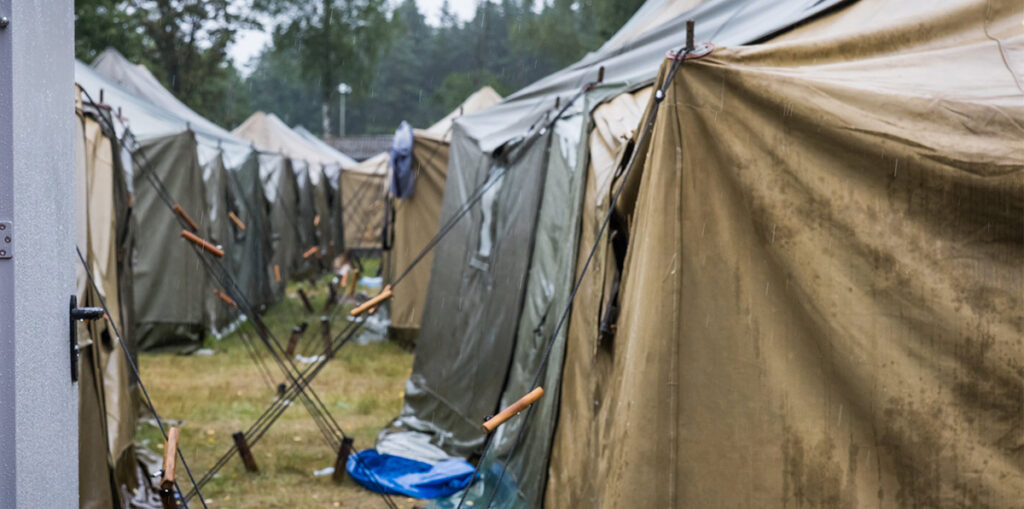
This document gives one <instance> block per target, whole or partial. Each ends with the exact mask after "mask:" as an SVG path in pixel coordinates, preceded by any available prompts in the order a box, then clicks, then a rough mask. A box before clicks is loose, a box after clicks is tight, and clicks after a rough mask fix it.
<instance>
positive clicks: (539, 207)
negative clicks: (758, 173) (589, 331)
mask: <svg viewBox="0 0 1024 509" xmlns="http://www.w3.org/2000/svg"><path fill="white" fill-rule="evenodd" d="M840 3H841V2H838V1H837V2H820V1H806V2H799V1H798V2H792V1H790V2H781V1H776V2H768V1H746V2H743V1H707V2H659V1H652V2H648V3H647V4H645V5H644V6H643V7H641V9H640V10H638V12H637V13H636V15H635V16H634V17H633V18H632V19H631V20H630V21H629V22H627V23H626V25H625V26H624V27H623V28H622V29H621V30H620V32H619V33H618V34H616V35H615V36H614V37H613V38H612V39H611V40H610V41H609V42H608V43H606V44H605V45H604V46H602V47H601V48H600V49H598V50H597V51H595V52H594V53H592V54H590V55H588V56H587V57H585V58H584V59H583V60H582V61H580V62H579V63H577V64H574V65H573V66H571V67H569V68H567V69H565V70H563V71H561V72H559V73H556V74H554V75H552V76H549V77H547V78H544V79H543V80H541V81H539V82H537V83H535V84H534V85H531V86H530V87H527V88H526V89H524V90H522V91H520V92H517V93H516V94H513V95H512V96H510V97H509V98H507V99H506V100H505V101H504V102H503V103H501V104H499V105H497V106H495V107H493V108H491V109H489V110H487V111H485V112H483V113H480V114H477V115H469V116H466V117H463V118H461V119H459V120H457V121H456V122H455V129H454V136H453V140H452V144H451V156H450V161H449V173H448V179H447V184H446V189H445V198H444V204H443V207H442V213H441V218H442V221H444V220H445V219H446V218H447V217H449V216H450V215H451V214H453V213H454V212H455V211H457V210H458V209H459V207H460V206H461V205H462V204H463V203H464V202H465V200H466V199H467V198H468V197H469V196H471V195H472V194H473V192H474V191H475V190H478V189H481V186H482V185H483V184H484V183H485V182H488V181H490V180H491V179H494V181H495V183H494V184H493V185H492V186H491V187H490V188H489V190H488V191H487V193H485V194H484V196H483V199H481V200H480V201H479V202H478V203H476V204H475V205H474V206H473V208H472V209H471V213H470V214H469V215H468V216H466V217H465V218H463V219H462V220H461V221H460V222H459V223H457V224H456V226H455V227H454V229H453V230H452V232H451V233H450V234H449V235H448V236H447V237H446V238H445V239H444V240H442V242H441V243H440V244H439V245H438V246H437V248H436V249H437V252H436V257H435V263H434V264H433V267H432V271H431V280H430V286H429V289H428V299H427V304H426V306H425V310H424V318H423V323H422V325H421V329H420V336H419V342H418V344H417V349H416V360H415V363H414V367H413V374H412V376H411V377H410V380H409V382H408V383H407V385H406V393H405V394H406V398H405V406H404V408H403V411H402V415H401V416H400V417H399V418H398V419H397V420H396V421H395V423H394V424H395V426H394V427H395V428H397V429H398V430H404V431H414V432H418V433H424V434H426V435H427V436H428V437H429V439H430V440H431V442H432V443H433V444H434V445H436V446H438V447H440V448H441V449H442V450H443V451H444V452H446V453H448V454H453V455H458V456H470V455H472V454H475V453H478V452H480V450H481V447H482V445H483V443H484V436H483V435H482V434H481V432H480V431H479V423H480V422H481V421H482V419H483V418H484V417H486V416H487V415H490V414H493V413H494V412H495V410H496V409H497V408H498V407H499V405H500V404H503V403H510V402H511V401H514V400H515V399H518V398H519V397H520V396H522V395H523V394H525V393H526V392H527V391H528V390H529V389H530V388H531V387H530V385H531V384H532V382H533V378H534V376H535V374H536V373H537V370H538V369H540V368H541V364H540V363H541V359H542V358H543V356H544V353H545V351H546V350H547V349H548V347H549V341H551V339H552V335H553V334H554V331H555V328H556V326H557V324H558V322H559V321H560V319H561V318H562V316H561V315H562V311H563V309H564V308H565V306H566V303H567V302H568V298H569V293H570V290H571V288H572V283H573V276H574V267H575V266H576V258H577V245H576V242H575V239H577V238H578V237H579V236H580V214H581V209H580V203H581V201H582V200H583V197H584V194H585V189H586V188H585V187H584V186H585V185H586V184H587V179H586V178H585V176H586V173H587V171H586V170H587V168H588V166H589V163H590V154H589V150H588V145H589V143H588V139H589V133H590V132H592V131H593V130H594V129H595V125H594V123H595V119H594V118H593V117H592V115H591V113H592V112H593V111H594V109H595V108H597V107H598V106H600V105H602V104H604V103H605V102H607V101H609V100H612V99H614V98H616V97H619V96H621V95H622V94H628V93H633V92H636V91H639V90H641V89H643V88H645V87H647V86H649V85H650V83H651V82H653V80H654V78H655V77H656V73H657V70H658V67H659V66H660V63H661V61H662V60H663V59H664V56H665V54H666V52H667V51H669V50H674V49H677V48H678V47H679V46H680V45H681V44H682V43H683V42H684V40H685V28H684V26H685V21H686V19H688V18H696V19H697V20H698V24H697V37H698V39H700V38H701V37H704V38H708V37H710V36H711V35H712V34H714V35H715V38H716V40H718V41H721V42H723V43H732V44H736V43H748V42H752V41H756V40H760V39H764V38H767V37H770V36H772V35H774V34H777V33H779V32H781V31H783V30H785V29H787V28H789V27H792V26H793V25H796V24H798V23H800V22H802V21H804V20H806V19H809V18H811V17H813V16H815V15H818V14H820V13H822V12H825V11H826V10H827V9H829V8H832V7H834V6H836V5H839V4H840ZM602 71H603V72H602ZM602 74H603V76H604V81H603V83H600V84H597V85H596V86H591V87H588V88H587V89H586V90H585V91H584V90H582V85H583V84H586V83H588V82H594V81H596V80H597V79H598V76H599V75H602ZM638 100H642V98H639V99H638ZM559 112H561V113H562V115H561V117H558V116H557V114H558V113H559ZM612 120H613V121H614V120H615V119H612ZM567 239H568V240H567ZM588 247H589V246H588ZM438 260H444V263H439V262H438ZM453 296H455V297H453ZM565 333H566V330H565V328H564V327H563V328H562V329H561V330H560V333H559V334H558V335H557V336H556V337H555V338H554V340H553V341H554V342H553V343H552V344H550V349H551V350H550V351H551V356H550V362H549V364H548V365H547V367H548V368H549V369H548V370H547V371H545V373H543V374H542V375H543V376H542V385H545V387H547V388H548V389H549V390H548V395H547V396H545V398H544V399H543V400H541V402H540V404H539V405H537V406H536V408H535V412H534V413H536V414H537V415H538V417H536V418H533V419H531V421H530V423H531V424H529V427H528V428H527V429H526V430H524V432H523V438H522V440H520V442H521V443H519V444H518V445H517V446H516V449H515V450H514V451H513V450H512V448H513V444H514V443H515V442H516V441H517V439H516V437H517V436H519V431H520V428H519V427H518V423H519V422H520V421H514V422H513V423H510V424H506V425H505V426H504V427H503V428H501V429H500V430H499V432H498V434H497V435H496V436H495V438H494V440H495V442H494V445H493V446H492V448H493V451H492V454H491V455H489V458H488V459H487V461H486V462H485V464H484V465H483V467H482V477H483V479H484V489H483V490H478V489H474V490H473V493H474V494H476V495H474V496H473V497H474V498H475V497H477V496H484V497H490V495H491V493H493V491H492V490H493V488H494V487H493V486H492V485H491V484H493V482H494V481H495V478H496V477H497V475H498V472H500V471H501V470H502V469H503V468H504V467H506V466H508V467H509V468H507V469H505V476H504V478H503V482H504V484H505V485H504V486H502V487H501V491H500V496H499V497H498V501H499V503H500V505H502V506H509V505H523V506H527V507H529V506H537V505H539V504H540V503H541V499H542V498H543V493H544V482H545V480H546V479H547V460H548V451H549V449H550V444H551V439H552V434H553V432H554V426H555V423H556V414H557V404H558V401H559V391H558V388H559V380H560V376H561V364H562V361H561V359H562V352H563V350H564V340H565ZM391 431H392V430H388V431H386V432H385V433H383V434H382V436H381V438H380V440H379V441H378V446H379V447H381V446H383V448H384V449H386V452H394V453H406V454H410V455H415V452H413V451H412V450H411V448H405V449H404V450H403V444H400V443H397V442H396V441H393V440H391V437H393V436H396V435H398V434H396V433H392V432H391ZM484 500H486V498H484Z"/></svg>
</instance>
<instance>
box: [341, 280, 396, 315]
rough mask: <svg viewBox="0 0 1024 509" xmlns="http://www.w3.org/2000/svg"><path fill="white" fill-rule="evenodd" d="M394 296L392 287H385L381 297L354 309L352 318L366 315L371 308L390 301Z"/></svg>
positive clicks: (378, 296)
mask: <svg viewBox="0 0 1024 509" xmlns="http://www.w3.org/2000/svg"><path fill="white" fill-rule="evenodd" d="M393 296H394V294H393V293H392V292H391V285H387V286H385V287H384V291H382V292H380V295H377V296H376V297H374V298H372V299H370V300H368V301H366V302H364V303H362V304H360V305H359V306H358V307H356V308H355V309H353V310H352V311H351V315H352V316H359V315H361V314H363V313H365V312H366V311H367V310H369V309H370V308H375V307H377V305H379V304H380V303H381V302H384V301H386V300H388V299H390V298H391V297H393Z"/></svg>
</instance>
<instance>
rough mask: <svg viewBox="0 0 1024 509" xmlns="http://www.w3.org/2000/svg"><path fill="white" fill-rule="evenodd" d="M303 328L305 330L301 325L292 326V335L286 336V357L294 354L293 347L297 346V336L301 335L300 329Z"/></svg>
mask: <svg viewBox="0 0 1024 509" xmlns="http://www.w3.org/2000/svg"><path fill="white" fill-rule="evenodd" d="M303 330H305V329H303V328H302V327H300V326H298V325H296V326H295V327H293V328H292V335H291V337H289V338H288V347H287V348H285V350H284V351H285V353H287V354H288V357H294V356H295V347H296V346H298V344H299V338H300V337H302V331H303Z"/></svg>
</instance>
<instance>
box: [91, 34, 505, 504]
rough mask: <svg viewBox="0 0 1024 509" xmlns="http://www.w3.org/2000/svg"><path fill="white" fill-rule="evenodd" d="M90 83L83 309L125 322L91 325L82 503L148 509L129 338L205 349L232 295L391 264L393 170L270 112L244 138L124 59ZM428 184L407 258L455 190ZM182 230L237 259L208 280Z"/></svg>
mask: <svg viewBox="0 0 1024 509" xmlns="http://www.w3.org/2000/svg"><path fill="white" fill-rule="evenodd" d="M75 79H76V83H77V86H78V92H77V100H76V105H77V108H76V114H77V115H78V120H79V121H78V123H77V125H78V127H79V128H80V130H79V132H78V134H77V137H76V156H77V161H78V164H77V168H76V183H77V186H78V187H77V189H78V198H77V199H78V211H79V213H78V218H79V222H80V224H79V225H78V229H77V232H78V241H77V245H78V247H79V250H80V251H81V253H82V256H83V258H84V261H85V265H86V266H88V267H89V269H88V270H86V268H85V266H83V267H80V270H79V280H78V299H79V302H80V303H81V304H82V305H91V306H100V305H101V304H103V303H105V304H106V305H107V306H108V308H109V309H110V314H111V316H110V320H104V321H96V322H92V323H89V324H81V325H80V326H79V327H80V338H82V341H80V343H81V344H80V348H81V372H82V378H81V383H80V396H81V405H80V434H81V436H80V440H79V443H80V451H79V453H80V454H79V456H80V476H81V479H80V481H81V482H80V486H81V493H80V500H81V506H82V507H121V506H123V507H127V506H129V505H132V506H140V507H145V506H147V504H152V503H153V500H150V499H148V498H147V497H149V496H150V495H151V492H150V491H149V490H146V489H141V488H145V487H147V486H148V484H147V482H146V481H145V480H144V479H142V478H141V477H140V475H141V472H140V470H139V465H138V463H137V462H136V452H135V450H134V447H133V437H134V430H135V423H136V421H137V417H138V415H137V413H138V412H137V408H138V406H137V403H138V402H137V400H136V397H135V396H136V393H135V390H136V385H135V378H134V375H133V374H132V373H131V371H130V369H129V368H130V366H129V363H128V359H127V358H126V357H125V356H124V355H122V354H121V348H122V345H120V344H119V338H122V339H123V340H124V341H125V343H126V345H124V346H127V349H128V351H129V352H130V353H131V355H132V356H135V355H137V352H138V351H141V350H150V351H152V350H178V351H181V350H192V349H195V348H198V347H199V346H200V345H201V344H202V339H203V337H204V336H205V335H206V334H208V333H217V332H218V331H223V330H225V329H227V328H230V327H231V326H232V325H233V324H235V323H236V322H237V321H238V320H239V319H240V318H241V315H242V312H241V311H240V310H239V309H238V306H237V304H239V303H238V302H235V303H234V304H236V305H232V304H231V302H229V300H230V299H223V298H222V296H224V295H226V294H227V293H231V294H232V295H234V296H236V298H237V297H238V296H240V297H241V298H244V299H245V300H246V301H247V302H246V303H247V304H248V306H243V307H242V309H245V308H246V307H249V306H251V308H252V309H255V310H256V311H257V312H260V311H262V310H265V309H266V307H267V306H269V305H271V304H273V303H274V302H276V301H278V300H279V299H281V298H282V297H283V295H284V289H285V285H286V284H287V282H289V281H293V280H301V279H304V278H311V277H315V276H318V275H319V274H322V273H323V271H325V270H327V269H328V268H330V267H331V265H332V262H333V261H334V259H335V258H336V257H337V256H338V255H341V254H342V253H344V252H348V253H365V252H371V251H380V250H381V249H382V247H385V246H384V245H383V239H384V237H383V235H384V223H385V220H386V219H387V218H388V214H389V200H388V197H387V190H388V185H387V182H388V171H389V170H388V169H389V159H390V156H389V154H382V155H379V156H377V157H374V158H371V159H369V160H367V161H363V162H357V161H355V160H353V159H351V158H349V157H348V156H346V155H344V154H342V153H340V152H338V151H337V150H335V149H333V148H332V147H330V146H329V145H327V144H326V143H324V142H322V141H320V140H319V139H317V138H316V136H315V135H313V134H311V133H310V132H309V131H306V130H305V129H303V128H301V127H296V128H294V129H293V128H290V127H289V126H287V125H286V124H285V123H284V122H282V121H281V120H280V119H279V118H278V117H276V116H275V115H273V114H265V113H262V112H257V113H255V114H253V115H252V116H251V117H250V118H249V119H248V120H246V121H245V122H244V123H243V124H241V125H240V126H238V127H237V128H236V129H234V130H233V131H230V132H229V131H227V130H226V129H223V128H221V127H220V126H217V125H216V124H214V123H212V122H210V121H209V120H207V119H205V118H203V117H202V116H200V115H199V114H197V113H196V112H194V111H193V110H191V109H190V108H188V106H186V105H185V104H183V103H181V102H180V101H179V100H177V99H176V98H175V97H174V96H173V94H171V93H170V92H169V91H168V90H166V89H165V88H163V87H162V86H161V84H160V83H159V81H158V80H157V79H156V78H155V77H154V76H153V75H152V74H151V73H150V72H149V71H148V70H147V69H146V68H145V67H144V66H142V65H137V64H133V63H131V62H129V61H127V60H126V59H125V58H124V57H123V56H122V55H121V54H120V53H118V52H117V51H115V50H113V49H109V50H107V51H105V52H104V53H102V54H101V55H100V56H99V57H98V58H97V59H96V60H95V61H94V62H93V63H92V65H87V64H84V63H82V62H76V69H75ZM498 100H500V97H498V96H497V94H495V93H494V92H493V90H491V89H489V88H487V89H484V90H482V91H481V92H478V93H477V94H474V96H472V97H471V98H470V100H467V101H466V103H465V104H463V105H462V106H460V109H459V110H457V111H456V112H454V113H453V115H451V116H450V117H448V118H446V119H444V120H442V121H441V122H439V123H438V125H436V126H433V127H432V128H431V129H428V130H427V131H423V132H422V133H423V136H427V137H429V136H433V138H430V139H432V140H434V143H438V144H440V143H445V142H446V139H445V136H446V133H447V132H448V129H449V126H450V125H451V122H452V120H453V119H454V118H455V117H456V116H458V115H459V114H461V113H466V112H471V111H475V110H476V109H479V108H483V107H486V106H488V105H490V104H493V103H494V102H497V101H498ZM424 139H427V138H424ZM445 153H446V152H445ZM439 178H440V179H441V180H440V182H441V184H440V185H441V186H442V187H443V180H444V175H443V171H442V173H441V174H440V177H439ZM427 180H429V179H427V178H425V179H424V180H423V181H422V184H421V186H420V192H419V193H418V194H416V195H415V198H413V197H412V196H410V197H408V199H406V200H403V202H402V203H399V204H390V205H393V206H394V209H395V211H396V212H397V216H395V217H399V218H403V219H401V220H399V224H398V225H397V226H394V227H392V228H391V229H390V231H391V232H392V236H393V238H394V244H395V245H396V246H399V247H402V246H405V247H402V249H405V250H407V251H408V250H413V249H416V246H409V242H411V241H415V240H416V239H418V238H419V237H417V236H416V235H412V236H409V235H408V234H407V233H406V231H405V230H406V229H407V228H408V229H411V228H417V229H418V228H421V227H424V226H423V224H422V223H421V222H422V221H428V223H427V224H429V221H430V218H429V217H428V216H430V215H431V214H433V221H434V223H435V224H436V222H437V215H438V214H439V209H440V207H439V204H440V192H439V191H436V192H433V191H431V190H430V186H429V185H428V184H427V183H426V182H427ZM177 209H180V210H181V211H182V212H183V214H180V215H179V214H178V213H177V212H176V210H177ZM183 216H187V217H188V219H187V221H191V222H192V223H194V233H195V234H196V235H197V236H199V237H200V238H202V239H204V240H206V241H208V242H209V243H210V244H212V245H214V246H216V247H217V248H219V249H221V250H223V252H224V256H223V258H222V259H221V260H220V261H219V262H217V263H218V264H217V266H211V267H209V270H207V269H208V268H207V267H204V264H206V263H209V262H208V261H204V259H203V258H200V257H197V256H196V255H195V253H193V252H192V247H191V246H190V245H189V244H188V243H186V242H185V241H183V240H182V239H181V238H179V237H180V236H179V234H180V233H181V231H182V227H181V223H180V221H181V218H182V217H183ZM392 222H394V221H392ZM407 224H408V226H406V225H407ZM418 234H419V232H417V235H418ZM410 239H411V240H410ZM91 281H92V282H95V285H96V286H95V287H93V283H92V282H91ZM228 286H230V288H227V287H228ZM222 289H224V290H230V291H228V292H222V291H221V290H222ZM424 292H425V289H424ZM115 328H116V330H115Z"/></svg>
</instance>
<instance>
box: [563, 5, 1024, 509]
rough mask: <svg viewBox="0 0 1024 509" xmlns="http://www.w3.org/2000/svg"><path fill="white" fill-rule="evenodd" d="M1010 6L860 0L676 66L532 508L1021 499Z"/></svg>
mask: <svg viewBox="0 0 1024 509" xmlns="http://www.w3.org/2000/svg"><path fill="white" fill-rule="evenodd" d="M1022 15H1024V12H1022V10H1021V6H1020V5H1019V4H1011V3H1009V2H1003V3H999V2H984V1H975V0H957V1H953V2H945V3H942V4H935V3H934V2H925V1H886V0H861V1H860V2H858V3H856V4H854V5H852V6H849V7H847V8H845V9H843V10H839V11H837V12H835V13H832V14H831V15H829V16H827V17H824V18H822V19H819V20H817V21H815V22H814V23H812V24H808V25H807V26H805V27H802V28H799V29H797V30H795V31H793V32H792V33H790V34H786V35H785V36H783V37H781V38H779V39H777V40H775V41H772V42H771V43H769V44H764V45H756V46H750V47H725V48H718V49H716V50H715V51H714V52H713V53H712V54H711V55H709V56H707V57H704V58H701V59H698V60H694V61H691V62H687V63H686V64H684V65H683V67H682V70H681V71H680V72H679V74H678V75H677V76H676V77H675V79H674V81H673V82H672V83H671V84H670V86H669V88H668V93H667V95H666V98H665V101H664V103H663V106H662V108H661V111H660V113H659V115H658V117H657V119H656V123H655V125H654V128H653V135H652V137H651V138H650V143H649V145H648V146H647V147H641V151H640V154H641V155H643V156H644V157H643V158H642V160H641V161H640V163H641V164H642V165H641V166H639V167H637V169H636V173H634V174H631V175H630V179H629V182H628V185H629V186H628V187H627V189H636V190H637V192H636V194H634V195H633V196H634V197H635V198H634V197H630V198H627V199H626V200H624V202H623V203H620V207H619V216H620V217H632V218H633V219H632V222H631V228H630V230H631V234H630V236H629V239H630V241H629V246H628V255H627V256H626V258H625V260H624V267H623V274H622V276H621V287H622V293H621V297H620V298H619V299H618V306H619V308H620V316H621V318H620V319H619V321H618V323H617V328H616V333H615V335H614V338H613V339H612V340H611V341H610V342H607V343H605V344H601V343H599V342H598V341H597V335H596V334H594V333H593V332H590V333H588V332H587V330H582V331H579V334H577V331H576V329H577V327H590V328H591V330H593V329H592V328H593V326H594V323H593V322H592V321H591V322H589V326H588V323H587V322H584V321H577V320H576V315H589V316H591V317H593V316H595V315H596V314H597V313H598V312H599V308H600V306H601V304H600V303H599V302H597V301H595V300H590V301H589V302H587V301H577V303H576V305H575V306H574V309H573V313H574V323H573V329H574V331H573V333H572V335H571V338H572V340H571V341H570V343H569V348H568V351H567V359H566V363H565V379H564V384H563V388H564V391H563V397H562V399H561V408H560V417H559V423H558V433H557V436H556V440H555V449H554V452H553V454H552V460H551V461H552V462H551V468H550V474H551V476H550V481H549V484H548V492H547V497H546V500H547V504H546V505H547V506H548V507H578V506H582V507H622V506H623V505H635V506H643V507H735V506H750V507H785V506H787V505H792V506H801V507H860V506H872V507H1014V506H1016V505H1018V504H1019V495H1020V492H1021V488H1022V487H1024V466H1022V463H1021V461H1020V459H1021V458H1020V440H1019V437H1020V429H1021V427H1020V423H1021V419H1022V417H1024V415H1022V410H1021V406H1020V394H1021V391H1022V390H1024V382H1022V379H1021V375H1020V374H1021V372H1024V369H1022V368H1024V353H1022V350H1021V349H1020V338H1021V337H1024V322H1022V320H1021V318H1020V310H1021V309H1022V308H1024V302H1022V300H1024V272H1022V271H1021V260H1022V259H1024V237H1022V232H1024V207H1022V200H1021V196H1024V178H1022V176H1024V145H1022V143H1021V132H1022V131H1021V126H1020V119H1021V118H1024V88H1022V87H1024V85H1022V83H1024V59H1022V58H1021V56H1022V55H1024V34H1022V31H1021V28H1020V21H1021V19H1022ZM669 65H670V62H665V63H664V65H663V70H664V69H666V68H667V66H669ZM980 84H984V85H980ZM709 140H713V142H709ZM587 214H593V215H594V216H595V217H596V218H600V217H603V214H601V213H600V212H598V211H597V210H590V211H587ZM606 249H608V248H606ZM607 263H608V264H610V263H611V262H607ZM605 275H608V273H607V271H599V272H596V273H593V274H591V275H590V276H588V277H590V278H593V280H592V281H591V283H590V285H592V286H591V288H596V289H598V290H599V289H600V288H601V287H602V286H605V285H603V284H602V278H603V277H604V276H605ZM582 436H585V437H586V440H581V439H580V437H582Z"/></svg>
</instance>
